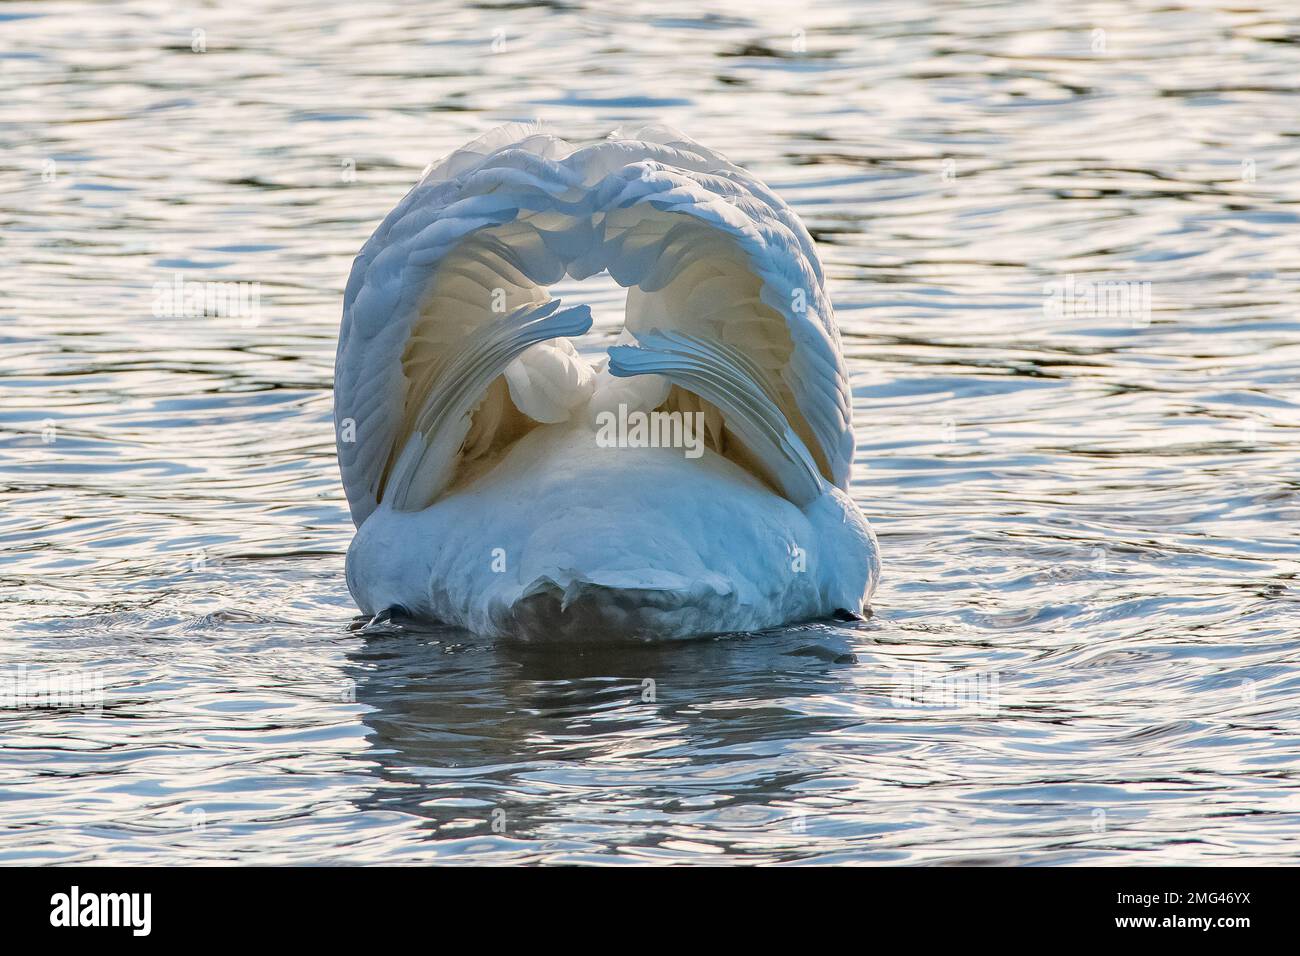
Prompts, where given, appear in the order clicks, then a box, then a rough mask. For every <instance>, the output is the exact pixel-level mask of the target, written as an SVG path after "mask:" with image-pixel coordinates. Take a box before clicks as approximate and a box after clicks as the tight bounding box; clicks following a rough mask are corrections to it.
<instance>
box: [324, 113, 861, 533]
mask: <svg viewBox="0 0 1300 956" xmlns="http://www.w3.org/2000/svg"><path fill="white" fill-rule="evenodd" d="M605 269H608V270H609V271H610V273H611V275H613V277H614V278H615V279H616V280H617V281H618V282H619V283H621V284H623V285H625V286H628V287H629V292H628V308H627V327H628V329H629V330H630V331H631V332H632V333H633V335H640V336H643V337H646V338H647V339H650V338H653V336H654V335H656V334H657V333H678V336H677V337H676V338H673V339H671V341H672V342H675V343H677V345H676V346H674V348H678V347H679V346H682V344H683V343H688V342H693V343H695V344H694V345H691V347H690V350H689V351H690V355H691V359H690V361H691V362H692V363H694V365H696V366H698V363H699V362H700V361H706V359H701V356H714V357H718V356H726V355H737V356H739V357H740V358H743V360H744V364H745V366H746V368H749V369H752V370H753V375H752V376H751V378H752V380H753V381H754V383H755V387H754V388H753V389H751V390H750V391H751V392H752V395H750V396H749V397H751V398H752V399H753V401H752V405H753V410H754V412H755V414H756V415H758V418H756V419H755V421H759V420H761V421H764V422H768V423H769V425H770V424H771V416H772V414H777V415H778V417H784V419H785V420H786V422H787V423H788V425H789V431H790V433H791V434H790V435H789V436H788V439H781V440H780V441H775V442H774V444H773V447H780V448H785V449H787V450H790V454H791V456H792V457H791V458H790V459H789V461H788V462H786V464H788V465H789V466H790V467H791V468H792V469H793V471H791V472H790V475H791V480H792V481H795V482H796V483H799V482H802V481H805V480H806V479H802V478H798V477H797V475H796V473H797V472H800V470H801V469H803V470H805V471H806V468H805V464H806V460H807V459H809V458H810V459H811V460H812V462H813V465H814V466H815V468H816V470H817V471H818V472H819V473H820V475H821V478H823V479H825V480H827V481H830V482H832V483H834V484H836V485H839V486H841V487H843V486H845V485H846V484H847V480H848V474H849V464H850V460H851V458H852V451H853V435H852V428H851V421H850V416H851V405H850V395H849V388H848V382H847V377H846V375H845V372H844V366H843V362H842V359H841V357H840V351H839V338H838V333H837V331H836V328H835V323H834V317H833V313H832V311H831V306H830V302H829V300H828V298H827V297H826V294H825V290H824V288H823V276H822V271H821V266H820V263H819V262H818V260H817V256H816V252H815V250H814V248H813V244H812V240H811V238H810V237H809V236H808V233H807V231H806V230H805V229H804V228H803V226H802V224H800V222H799V221H798V219H797V217H795V215H794V214H793V212H791V211H790V209H789V208H788V207H787V206H786V205H785V204H784V203H783V202H782V201H781V200H780V199H779V198H778V197H777V196H775V194H773V193H772V192H771V191H770V190H768V189H767V188H766V187H765V186H764V185H763V184H762V183H760V182H759V181H758V180H757V179H756V178H754V177H753V176H751V175H750V174H749V173H747V172H746V171H744V170H742V169H740V168H739V167H737V166H734V165H732V164H731V163H729V162H727V161H726V160H725V159H723V158H722V157H720V156H719V155H717V154H716V153H714V152H712V151H711V150H708V149H706V148H705V147H703V146H700V145H699V144H697V143H694V142H693V141H691V140H689V139H687V138H686V137H684V136H682V135H681V134H679V133H675V132H674V131H671V130H668V129H666V128H663V127H650V128H647V129H644V130H641V131H638V133H636V134H633V137H632V138H629V139H622V138H613V139H610V140H608V141H605V142H602V143H598V144H595V145H592V146H588V147H584V148H582V149H577V150H575V149H573V147H571V146H569V145H568V144H567V143H565V142H563V141H562V140H559V139H557V138H555V137H552V136H548V135H545V134H542V133H540V132H538V131H537V130H536V129H535V128H533V127H529V126H522V125H519V124H515V125H512V126H509V127H502V128H500V129H497V130H493V131H492V132H491V133H489V134H487V135H486V136H484V137H482V138H481V139H479V140H476V141H475V142H474V143H471V144H469V145H468V146H467V147H465V148H464V149H461V150H458V151H457V152H455V153H453V154H451V155H450V156H448V157H446V158H445V159H443V160H442V161H440V162H439V163H436V164H434V165H433V166H431V167H430V168H429V170H427V171H426V173H425V175H424V177H423V178H422V179H421V181H420V182H419V183H418V184H417V185H416V186H415V188H413V189H412V190H411V191H410V192H409V193H408V194H407V196H406V197H405V198H404V199H403V200H402V201H401V202H400V203H399V204H398V205H397V207H396V208H394V209H393V211H392V212H391V213H390V214H389V215H388V217H387V218H386V219H385V220H384V222H383V223H382V224H381V225H380V226H379V228H378V229H376V230H375V233H374V235H373V236H372V237H371V238H370V240H369V241H368V242H367V243H366V245H365V246H364V247H363V248H362V250H361V253H360V254H359V255H358V256H357V259H356V261H355V263H354V265H353V269H352V274H351V277H350V278H349V281H348V286H347V291H346V293H345V298H344V311H343V325H342V330H341V332H340V337H339V348H338V356H337V361H336V374H335V418H336V423H337V424H338V426H339V431H338V445H339V463H340V468H341V470H342V473H343V483H344V488H345V490H346V491H347V495H348V501H349V504H350V506H351V508H352V513H353V518H354V519H355V520H356V522H357V523H358V524H360V522H361V521H363V520H364V519H365V517H366V516H367V515H369V513H370V512H371V511H372V510H373V509H374V508H375V507H376V505H377V503H378V502H379V501H380V500H394V495H398V496H399V497H400V498H401V500H400V501H397V500H394V504H395V506H396V507H400V508H406V509H414V508H420V507H424V506H425V505H427V504H428V503H429V502H430V501H431V500H432V499H433V498H434V497H436V495H437V494H438V493H439V491H440V490H441V489H442V488H444V487H446V484H447V482H448V481H449V480H450V475H451V473H452V471H453V470H454V467H455V464H456V462H457V461H459V460H461V459H463V458H465V457H467V456H468V457H473V456H475V455H489V454H490V453H491V450H492V449H493V448H498V447H500V446H501V444H502V443H503V442H507V441H509V440H512V437H518V434H520V433H521V429H526V428H527V427H529V425H530V424H531V422H532V421H533V419H532V418H530V415H536V416H539V417H540V418H542V419H547V418H548V416H553V415H554V414H556V411H555V408H554V400H555V394H556V392H557V388H558V387H559V385H558V384H556V383H551V385H555V387H550V385H548V384H547V383H545V382H541V383H539V382H538V379H537V378H536V376H537V375H548V374H553V375H559V376H562V377H565V380H566V382H567V381H568V379H570V378H572V377H573V376H574V375H575V374H577V376H578V378H579V379H581V378H582V375H581V374H580V373H575V371H574V363H573V362H572V361H570V360H568V359H565V358H564V357H562V356H558V355H557V356H556V357H555V358H554V359H553V360H537V359H536V358H535V357H534V358H530V355H531V354H532V353H530V355H525V354H523V353H522V352H521V351H520V348H519V347H520V346H521V345H522V347H523V348H532V349H534V350H537V349H541V350H545V349H548V348H553V346H550V345H546V344H544V342H545V337H546V336H563V335H573V334H576V333H577V332H578V331H581V329H582V327H584V326H583V321H584V320H583V318H582V317H581V316H575V314H574V313H557V314H556V315H557V317H553V318H547V317H546V316H542V317H541V319H539V318H538V316H539V315H540V312H539V311H538V310H539V309H540V307H541V306H543V305H544V303H546V301H547V299H548V296H547V293H546V291H545V288H544V287H545V286H547V285H549V284H551V283H553V282H555V281H557V280H558V279H560V278H561V277H562V276H563V275H565V274H566V273H567V274H569V275H571V276H574V277H576V278H584V277H586V276H589V275H593V274H595V273H597V272H600V271H602V270H605ZM539 322H540V324H538V323H539ZM586 322H588V323H589V319H586ZM539 336H542V338H540V339H539V338H538V337H539ZM525 339H527V342H525ZM539 341H540V342H543V344H536V343H538V342H539ZM660 341H669V340H660ZM710 343H713V345H712V346H711V345H710ZM714 346H716V347H714ZM476 350H477V351H476ZM667 354H668V353H661V359H663V356H664V355H667ZM675 354H678V355H679V356H684V355H685V354H686V353H685V352H683V351H681V349H680V348H678V351H677V352H676V353H675ZM663 360H664V361H668V359H663ZM502 362H505V363H506V364H505V365H502V364H501V363H502ZM512 362H518V363H525V364H528V368H527V369H519V368H516V370H515V371H514V372H511V371H510V363H512ZM494 363H495V364H494ZM653 364H654V363H649V364H647V363H641V364H640V366H637V363H624V365H623V371H622V372H617V371H616V374H632V375H635V374H640V372H641V370H646V369H650V368H651V367H652V366H653ZM634 366H637V367H635V368H634ZM548 370H549V371H548ZM611 370H614V369H613V367H611ZM458 376H459V377H458ZM692 380H695V379H692ZM700 380H701V381H702V379H700ZM728 381H730V380H728ZM570 384H571V383H570ZM589 384H590V383H589V382H584V383H583V385H584V387H588V386H589ZM533 385H538V387H539V388H540V391H539V393H538V394H537V395H535V396H531V397H530V396H529V395H527V394H524V393H523V392H522V391H521V390H526V389H528V388H530V387H532V386H533ZM719 387H721V386H719ZM449 389H451V390H454V391H455V392H456V395H455V398H456V401H455V402H452V401H449V400H443V399H439V398H438V395H437V393H439V392H441V391H445V390H449ZM576 394H577V396H578V397H581V389H579V390H578V392H577V393H576ZM745 400H746V396H745V395H739V396H730V397H729V398H728V401H729V402H733V401H742V402H743V401H745ZM575 401H576V399H575ZM462 406H464V407H466V408H467V409H468V410H466V411H465V412H464V413H463V414H462V413H461V412H460V409H461V408H462ZM530 410H531V411H530ZM561 411H562V410H561ZM434 422H440V423H441V426H440V427H442V428H443V430H442V431H441V432H439V433H437V434H430V433H429V432H428V431H427V430H428V429H429V428H431V427H432V423H434ZM773 427H775V426H773ZM770 430H771V429H770V428H767V431H765V432H764V434H766V433H767V432H768V431H770ZM741 431H743V430H737V431H736V437H737V440H738V441H739V442H741V443H742V444H743V443H744V442H745V441H746V439H745V435H743V434H741ZM750 434H757V433H756V432H753V431H752V430H751V432H750ZM795 446H801V448H802V450H800V448H796V447H795ZM752 450H753V449H751V451H752ZM413 461H418V462H421V463H422V464H419V465H418V466H417V465H413V464H412V462H413ZM399 465H400V467H399ZM782 467H784V466H782ZM781 470H782V468H780V467H778V468H773V469H769V471H773V472H775V471H781ZM395 472H400V480H399V481H397V482H396V483H393V476H394V474H395Z"/></svg>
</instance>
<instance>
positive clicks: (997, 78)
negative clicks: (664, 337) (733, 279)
mask: <svg viewBox="0 0 1300 956" xmlns="http://www.w3.org/2000/svg"><path fill="white" fill-rule="evenodd" d="M242 7H243V9H241V10H239V11H237V12H228V11H219V10H215V9H210V8H206V7H201V8H192V9H185V8H178V7H177V6H176V5H174V4H170V3H161V2H159V3H147V2H132V3H125V4H121V5H118V6H117V7H115V8H113V9H111V10H109V9H107V8H101V7H98V6H94V5H82V4H76V3H54V4H39V3H18V4H11V5H8V6H6V8H5V10H4V13H3V15H2V16H0V77H2V78H3V81H4V84H3V88H4V90H5V95H4V96H3V97H0V142H3V145H4V150H3V153H2V154H0V183H3V185H4V187H5V188H4V191H3V195H2V198H0V213H2V214H3V217H4V225H5V228H4V234H3V254H4V267H3V268H4V272H3V274H4V288H5V295H4V297H3V298H0V316H2V317H3V318H2V321H0V341H2V342H3V346H4V347H3V349H0V476H3V481H2V482H0V541H2V542H3V549H0V580H3V588H0V625H2V626H3V632H4V640H3V641H0V671H2V672H3V675H5V676H8V677H9V678H10V680H11V681H12V679H13V676H14V675H15V674H17V673H19V672H20V669H22V668H24V667H25V668H26V671H24V672H23V673H25V674H26V675H27V676H28V677H30V678H31V679H32V680H37V679H38V678H39V677H40V675H48V674H50V673H52V672H57V671H67V672H74V673H92V674H95V675H98V676H99V677H101V678H102V680H103V682H104V686H105V690H104V700H103V705H102V710H100V711H98V712H96V711H93V710H89V711H88V710H84V709H83V710H78V709H49V708H33V707H22V706H9V707H7V708H6V709H0V731H2V732H3V740H4V745H3V748H2V749H0V800H2V801H3V807H4V814H3V816H4V821H3V825H2V826H0V861H10V862H12V861H37V860H51V861H73V862H89V861H107V862H111V863H139V862H149V863H161V862H205V861H223V860H241V861H247V862H283V861H330V862H381V861H392V862H401V861H416V860H453V859H455V860H461V859H469V860H478V861H587V860H604V861H613V860H621V861H657V862H676V861H696V862H716V861H719V860H725V859H734V860H748V861H754V862H765V861H824V862H837V861H870V862H903V863H906V862H940V861H995V862H1081V861H1082V862H1103V863H1117V862H1122V863H1172V862H1209V861H1246V860H1251V861H1262V862H1281V861H1286V860H1292V861H1293V860H1294V858H1295V855H1296V853H1295V850H1294V847H1295V845H1296V844H1295V842H1294V841H1295V840H1296V838H1297V836H1298V835H1300V832H1298V831H1300V826H1298V824H1300V801H1298V800H1297V797H1296V791H1295V789H1294V782H1295V776H1296V768H1297V757H1298V756H1300V749H1298V748H1297V745H1296V737H1295V731H1296V726H1297V723H1296V718H1297V714H1298V707H1297V705H1298V704H1300V667H1298V666H1297V660H1298V658H1300V642H1298V641H1297V627H1296V625H1297V620H1298V617H1300V615H1298V613H1297V597H1296V595H1297V591H1296V585H1295V574H1296V571H1297V568H1298V566H1300V565H1298V563H1297V560H1296V528H1297V520H1298V519H1300V494H1298V492H1300V481H1298V480H1297V468H1296V465H1297V456H1296V454H1295V448H1296V434H1297V432H1296V428H1297V425H1300V372H1297V362H1298V361H1300V344H1298V343H1300V335H1298V334H1297V333H1298V332H1300V325H1298V324H1297V320H1296V305H1297V302H1300V295H1298V294H1297V255H1298V253H1300V245H1298V244H1297V242H1296V236H1297V230H1296V224H1297V212H1296V209H1297V205H1296V204H1297V201H1298V200H1300V189H1298V188H1297V177H1296V172H1297V160H1298V156H1300V154H1297V151H1296V145H1295V144H1296V139H1295V137H1296V129H1295V106H1294V103H1295V94H1296V92H1297V89H1296V70H1295V63H1296V49H1297V47H1296V43H1297V35H1296V33H1295V25H1294V22H1293V21H1290V22H1288V20H1287V19H1285V18H1284V17H1283V16H1282V15H1281V12H1285V9H1284V8H1283V7H1281V5H1279V11H1280V12H1279V14H1277V15H1274V14H1272V13H1269V12H1268V11H1267V5H1263V6H1261V9H1260V10H1253V9H1251V10H1246V9H1238V10H1228V9H1215V8H1212V7H1208V6H1200V5H1197V6H1192V7H1188V8H1178V7H1172V6H1170V5H1167V4H1157V3H1153V2H1150V0H1144V2H1141V3H1136V4H1135V3H1114V4H1110V3H1097V4H1087V5H1083V6H1079V5H1077V4H1066V3H1042V4H1035V5H1033V6H1025V5H1023V4H982V5H979V6H974V7H972V6H969V5H963V4H957V3H952V4H946V3H921V2H917V3H906V4H872V5H867V6H863V5H860V4H854V3H849V2H844V3H827V4H817V5H816V6H815V9H812V10H808V11H800V10H798V9H797V8H796V7H792V6H790V5H787V4H777V3H771V4H766V3H754V2H745V3H732V4H728V5H726V12H725V13H723V12H718V13H714V14H709V15H703V14H700V13H699V12H698V9H697V5H696V4H686V3H676V2H658V3H655V4H640V5H638V4H619V5H616V6H613V5H611V6H609V7H604V6H595V5H583V4H574V5H565V6H549V5H546V6H536V7H518V6H514V5H508V6H504V7H493V6H490V5H481V6H460V5H451V4H446V5H430V6H428V7H425V6H417V5H408V4H398V3H363V4H349V5H345V6H336V7H333V8H330V9H322V8H320V7H319V6H318V5H317V4H307V3H247V4H244V5H242ZM1099 31H1100V32H1099ZM538 117H541V118H543V119H545V120H546V121H548V122H549V123H551V124H552V126H553V127H554V128H555V129H556V131H557V132H559V133H560V134H561V135H564V136H566V137H568V138H570V139H582V138H587V137H595V136H601V135H604V134H605V133H606V132H608V131H609V130H611V129H614V128H616V127H619V126H629V127H631V126H634V125H636V124H639V123H644V122H655V121H661V120H662V121H665V122H669V123H671V124H673V125H675V126H677V127H679V128H680V129H682V130H684V131H685V132H687V133H688V134H690V135H693V136H695V137H696V138H698V139H700V140H702V141H704V142H706V143H707V144H708V145H710V146H712V147H714V148H717V149H719V150H721V151H723V152H725V153H727V154H728V155H729V156H730V157H731V158H732V159H733V160H735V161H737V162H739V163H742V164H744V165H746V166H748V167H750V168H751V169H753V170H755V171H756V172H757V173H758V174H759V175H761V176H762V177H764V178H765V179H766V180H767V181H768V182H769V183H770V185H772V186H773V187H774V188H775V189H776V190H777V191H778V192H780V193H781V194H782V195H783V196H784V197H785V198H786V199H787V200H788V201H789V202H790V203H791V204H792V205H794V207H795V208H796V209H797V211H798V212H799V213H800V215H801V216H803V217H804V219H805V221H806V222H807V224H808V226H809V228H810V230H811V231H812V232H813V234H814V236H815V237H816V238H817V239H818V241H819V243H820V249H821V254H822V257H823V260H824V262H825V265H826V269H827V274H828V276H829V278H830V281H831V293H832V295H833V297H834V300H835V302H836V307H837V313H838V317H839V321H840V324H841V327H842V331H843V335H844V347H845V351H846V355H847V357H848V360H849V364H850V369H851V372H852V376H853V385H854V393H855V398H856V402H857V430H858V459H857V470H856V473H855V485H854V492H855V494H856V496H857V498H858V500H859V502H860V503H861V505H862V507H863V510H864V511H865V512H866V513H867V514H868V515H869V516H870V517H871V519H872V521H873V523H874V525H875V527H876V530H877V532H878V533H879V535H880V540H881V550H882V556H883V561H884V569H885V576H884V580H883V583H882V586H881V589H880V591H879V592H878V593H877V596H876V599H875V611H876V613H875V616H874V617H873V618H872V619H871V620H870V621H868V622H866V623H863V624H859V625H852V626H849V625H824V626H815V627H807V628H798V629H793V630H791V631H788V632H785V633H781V634H765V635H758V636H750V637H734V638H727V639H721V640H707V641H699V642H690V643H686V644H678V645H673V646H670V647H634V648H627V647H622V648H607V649H601V648H594V649H593V648H587V649H584V650H582V651H581V652H578V651H566V650H563V649H550V650H544V649H520V648H513V647H506V646H493V645H491V644H486V643H483V642H479V641H475V640H474V639H472V638H470V637H467V636H466V635H463V634H454V633H449V632H445V631H437V630H420V629H412V628H409V627H408V628H393V629H387V630H384V629H380V630H379V631H377V632H369V633H366V632H359V631H353V630H350V629H349V625H350V624H351V622H352V617H353V614H354V613H355V611H354V608H353V605H352V602H351V600H350V598H349V597H348V594H347V590H346V587H345V585H344V582H343V575H342V567H343V559H342V556H343V551H344V549H345V548H346V545H347V542H348V540H349V538H350V535H351V525H350V522H349V520H348V516H347V510H346V506H345V504H344V501H343V497H342V491H341V489H340V487H339V483H338V476H337V470H336V468H335V463H334V450H333V437H332V431H331V421H330V411H331V395H330V381H331V377H332V369H333V356H334V344H335V334H336V330H337V323H338V316H339V309H340V302H341V296H342V286H343V282H344V280H345V277H346V275H347V272H348V268H349V265H350V260H351V257H352V256H353V255H354V254H355V252H356V250H357V249H358V248H359V246H360V244H361V243H362V241H363V240H364V239H365V238H366V236H368V235H369V233H370V231H371V229H373V227H374V225H375V224H376V223H377V222H378V221H379V219H380V218H381V217H382V216H383V214H384V213H385V212H386V211H387V210H388V209H389V208H390V207H391V206H392V205H393V204H394V203H395V202H396V201H397V199H399V198H400V197H401V195H402V194H403V193H404V192H405V190H406V189H407V188H408V187H409V185H410V184H411V183H412V182H413V181H414V180H415V178H416V177H417V176H418V174H419V172H420V170H421V169H422V168H423V167H424V166H425V165H426V164H427V163H428V162H429V160H430V159H432V158H434V157H436V156H438V155H440V154H442V153H444V152H446V151H447V150H449V149H451V148H454V147H455V146H457V145H459V144H460V143H462V142H463V141H465V140H467V139H469V138H471V137H472V136H474V135H476V134H478V133H479V132H481V131H482V130H484V129H485V128H487V127H489V126H491V125H494V124H496V123H498V122H502V121H506V120H512V119H533V118H538ZM177 277H180V279H181V281H182V282H184V281H191V282H198V281H206V280H213V281H223V282H247V283H252V282H256V283H258V289H259V298H258V306H259V308H258V314H257V315H256V317H255V319H256V321H248V320H247V318H248V317H242V316H227V315H210V316H193V317H188V318H185V317H179V318H156V317H155V316H154V313H153V304H154V300H155V297H156V294H157V292H156V288H155V285H156V283H160V282H161V283H164V284H166V283H172V282H174V281H175V280H176V279H177ZM1067 281H1075V282H1078V283H1086V282H1094V283H1097V282H1123V283H1136V284H1137V285H1136V286H1133V287H1131V288H1134V289H1138V290H1142V291H1144V293H1145V294H1146V295H1149V300H1141V299H1138V300H1134V301H1139V302H1140V301H1149V308H1140V307H1137V308H1127V311H1126V310H1125V309H1121V310H1120V311H1119V313H1118V314H1115V313H1113V312H1107V311H1106V310H1105V309H1101V308H1093V309H1091V310H1089V309H1088V308H1082V309H1068V310H1065V311H1064V312H1061V311H1057V312H1053V311H1052V310H1050V309H1048V308H1045V302H1046V300H1047V298H1048V296H1047V295H1045V291H1049V292H1050V290H1052V289H1059V288H1060V285H1061V284H1062V283H1065V282H1067ZM1124 288H1128V287H1124ZM557 292H558V293H559V294H561V295H567V296H568V297H569V298H571V299H573V298H575V297H576V298H579V299H582V300H585V301H589V302H591V304H592V305H593V308H594V309H595V311H596V313H597V315H598V317H599V318H601V319H603V320H604V324H603V326H602V327H603V329H604V332H603V333H602V334H604V335H608V334H610V325H611V324H613V325H615V326H616V324H617V322H618V319H619V315H620V304H619V301H618V300H617V298H616V290H615V289H614V287H613V285H612V283H610V282H608V281H605V282H601V281H599V280H592V281H589V282H587V283H583V284H582V285H581V288H580V289H579V288H578V286H577V285H575V284H572V283H570V284H569V285H568V286H561V287H559V288H558V289H557ZM593 344H595V343H593ZM994 679H995V680H996V683H990V681H992V680H994ZM978 681H983V682H984V683H977V682H978ZM648 682H652V683H648ZM970 687H982V688H983V691H981V693H982V694H983V696H982V697H980V702H982V704H983V705H985V706H959V705H961V704H962V703H963V702H965V703H967V704H969V703H970V702H969V701H965V700H964V698H963V697H962V691H963V689H969V688H970ZM990 687H993V688H995V689H996V697H995V699H993V700H992V701H991V703H992V706H987V705H989V704H990V699H989V696H988V691H989V688H990ZM954 689H955V691H956V692H955V693H954ZM945 694H946V695H947V696H945Z"/></svg>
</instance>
